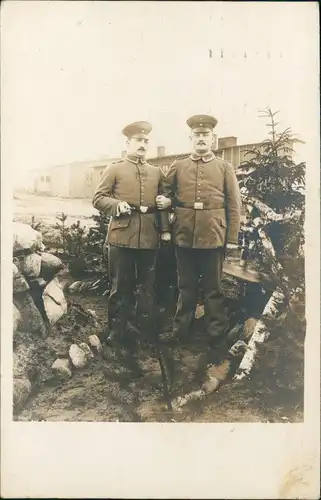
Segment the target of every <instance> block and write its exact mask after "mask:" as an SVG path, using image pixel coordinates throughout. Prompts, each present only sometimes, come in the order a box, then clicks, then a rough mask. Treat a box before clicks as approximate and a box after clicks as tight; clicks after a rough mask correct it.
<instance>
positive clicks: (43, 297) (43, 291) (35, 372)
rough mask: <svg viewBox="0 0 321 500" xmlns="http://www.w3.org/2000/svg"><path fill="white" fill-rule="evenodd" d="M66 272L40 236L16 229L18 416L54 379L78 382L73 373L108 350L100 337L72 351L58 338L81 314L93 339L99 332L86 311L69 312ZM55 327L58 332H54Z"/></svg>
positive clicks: (21, 227) (18, 226) (93, 317)
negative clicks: (39, 387)
mask: <svg viewBox="0 0 321 500" xmlns="http://www.w3.org/2000/svg"><path fill="white" fill-rule="evenodd" d="M65 271H67V269H66V268H65V266H64V264H63V263H62V261H61V260H60V259H59V258H58V257H56V256H55V255H53V254H51V253H49V252H46V251H45V248H44V245H43V240H42V235H41V233H40V232H39V231H36V230H35V229H33V228H32V227H31V226H30V225H28V224H24V223H19V222H14V223H13V407H14V412H15V413H16V412H18V411H20V410H21V409H22V407H23V406H24V404H25V403H26V401H27V399H28V397H29V395H30V393H31V391H32V390H33V389H34V388H35V386H37V385H38V384H41V383H43V382H44V381H47V380H49V379H51V378H56V379H57V380H60V381H61V380H66V379H68V378H70V377H71V376H72V372H73V370H79V369H81V368H84V367H85V366H86V365H87V364H88V363H89V362H90V361H91V360H92V359H93V358H94V355H95V354H96V355H100V353H101V349H102V346H101V343H100V340H99V338H98V337H97V335H94V334H91V335H89V336H88V334H87V336H88V339H87V341H88V343H85V342H84V341H83V340H86V339H84V338H83V337H82V340H80V341H79V342H80V343H79V344H76V343H75V340H73V343H72V344H71V345H70V343H69V345H68V340H66V339H64V338H62V337H61V336H60V335H57V333H58V331H59V329H60V328H61V324H62V323H63V322H64V321H67V322H69V316H70V317H71V320H72V318H74V316H75V314H76V316H77V318H78V316H79V317H81V318H80V319H81V320H82V324H83V325H86V324H90V325H91V328H90V330H91V333H92V328H94V329H95V330H96V329H97V327H98V326H99V325H98V319H97V317H96V315H95V312H94V311H91V310H90V309H89V310H88V311H83V310H82V309H81V307H80V306H77V305H76V304H72V305H71V304H70V305H69V307H68V303H67V300H66V297H65V293H64V290H65V289H66V286H67V284H68V279H67V281H66V279H65V276H64V274H65ZM78 309H79V310H78ZM67 312H68V315H66V313H67ZM61 318H62V320H61ZM77 318H76V319H77ZM59 320H61V321H59ZM78 320H79V318H78ZM58 321H59V323H58ZM75 323H76V322H75ZM54 325H56V327H55V328H54V329H52V327H53V326H54ZM59 325H60V326H59ZM83 330H85V327H83ZM69 342H70V340H69ZM77 342H78V339H77ZM66 344H67V345H66Z"/></svg>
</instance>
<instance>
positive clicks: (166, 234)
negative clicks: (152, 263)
mask: <svg viewBox="0 0 321 500" xmlns="http://www.w3.org/2000/svg"><path fill="white" fill-rule="evenodd" d="M171 237H172V235H171V233H170V232H169V231H165V232H164V233H162V234H161V240H162V241H171Z"/></svg>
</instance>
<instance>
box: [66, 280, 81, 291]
mask: <svg viewBox="0 0 321 500" xmlns="http://www.w3.org/2000/svg"><path fill="white" fill-rule="evenodd" d="M82 285H83V282H82V281H74V282H73V283H71V285H70V286H69V287H68V292H70V293H76V292H79V291H80V288H81V287H82Z"/></svg>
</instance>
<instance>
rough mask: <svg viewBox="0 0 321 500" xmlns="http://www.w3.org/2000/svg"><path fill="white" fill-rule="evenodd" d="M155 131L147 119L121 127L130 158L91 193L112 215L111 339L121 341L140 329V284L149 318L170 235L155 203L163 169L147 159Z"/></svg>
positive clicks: (109, 238)
mask: <svg viewBox="0 0 321 500" xmlns="http://www.w3.org/2000/svg"><path fill="white" fill-rule="evenodd" d="M151 130H152V126H151V125H150V124H149V123H148V122H135V123H132V124H130V125H128V126H127V127H125V128H124V129H123V131H122V132H123V134H124V135H125V136H126V137H127V141H126V146H127V154H126V157H125V158H124V159H122V160H120V161H118V162H116V163H113V164H111V165H109V166H108V167H107V168H106V169H105V171H104V172H103V175H102V178H101V180H100V183H99V185H98V186H97V189H96V191H95V194H94V197H93V205H94V207H95V208H96V209H97V210H99V211H101V212H103V213H105V214H106V215H109V216H111V221H110V224H109V228H108V234H107V239H106V245H108V264H109V276H110V281H111V292H110V295H109V299H108V323H109V335H108V338H107V342H110V343H113V342H115V341H116V342H118V341H119V340H121V338H122V336H123V335H124V333H126V332H127V333H129V334H132V335H135V334H136V335H137V334H138V333H139V332H138V330H137V322H136V319H137V317H136V316H137V315H136V314H135V308H136V312H137V303H135V296H136V293H135V292H136V288H137V287H139V288H140V289H141V293H140V300H139V304H140V305H141V308H140V312H141V313H142V316H144V317H147V316H148V314H149V313H150V312H151V306H152V305H153V301H154V285H155V267H156V258H157V249H158V248H159V246H160V239H163V240H165V241H168V240H170V237H171V235H170V232H169V223H168V213H167V212H166V210H164V211H158V209H157V206H156V197H157V196H158V195H159V194H161V193H162V174H161V171H160V169H159V168H157V167H154V166H153V165H150V164H149V163H147V161H146V153H147V151H148V147H149V133H150V132H151ZM135 306H136V307H135ZM135 323H136V325H135Z"/></svg>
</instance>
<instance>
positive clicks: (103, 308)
mask: <svg viewBox="0 0 321 500" xmlns="http://www.w3.org/2000/svg"><path fill="white" fill-rule="evenodd" d="M18 196H20V195H18ZM14 201H15V217H14V218H15V220H21V221H24V222H30V220H31V216H32V215H35V217H36V220H45V219H46V218H48V219H50V218H51V219H53V218H54V217H55V214H56V213H57V212H62V211H63V212H65V213H66V214H68V215H71V216H72V217H75V218H77V219H79V218H81V217H82V218H85V219H86V217H90V215H91V214H92V213H94V209H93V208H92V207H91V203H90V200H63V199H56V198H47V197H46V198H45V197H35V196H33V197H32V196H28V195H27V196H22V197H21V198H20V199H15V200H14ZM48 219H47V220H48ZM69 300H70V301H71V302H72V303H75V304H80V305H81V306H82V307H83V308H84V309H85V310H86V309H92V310H94V311H95V312H96V313H97V315H98V318H99V327H97V326H96V327H95V326H91V325H85V324H84V325H75V323H74V322H73V320H72V318H71V317H70V315H67V316H66V317H64V319H63V320H62V321H59V322H58V324H57V326H55V327H54V329H53V332H52V336H51V340H48V342H51V344H52V352H53V353H54V354H55V353H56V354H55V356H56V357H57V352H58V351H61V350H64V349H65V351H66V352H68V348H69V346H70V345H71V343H73V342H76V343H79V342H84V341H85V342H86V341H87V339H88V335H90V334H97V335H98V336H99V335H100V334H101V332H102V330H103V328H104V327H105V325H106V316H107V298H106V297H99V296H84V295H78V296H77V295H76V296H75V295H73V296H72V297H70V298H69ZM238 300H239V299H238V298H236V299H235V300H234V302H233V301H230V302H229V307H230V310H231V312H233V310H237V309H238V307H239V304H238ZM304 337H305V325H304V324H302V322H301V321H300V320H299V319H298V318H297V317H296V316H295V315H294V314H293V313H289V314H288V316H287V318H286V319H285V320H284V322H283V324H280V325H278V326H277V327H276V328H274V329H273V331H272V333H271V336H270V338H269V341H268V342H267V343H266V345H265V346H264V347H262V349H261V352H260V356H259V357H258V360H257V363H256V364H255V366H254V368H253V370H252V372H251V377H250V379H247V380H244V381H242V382H235V381H232V380H231V379H229V380H227V381H226V383H225V384H224V385H222V386H221V387H220V389H219V390H218V391H217V392H215V393H213V394H212V395H210V396H208V398H207V399H206V400H204V401H197V402H193V403H190V404H189V405H188V406H186V407H184V409H183V410H182V411H181V412H179V413H177V412H175V413H172V412H170V411H169V410H168V408H167V405H166V401H165V399H164V393H163V385H162V378H161V371H160V367H159V363H158V360H157V358H156V356H155V353H154V352H152V351H151V349H150V347H148V346H143V348H142V349H141V351H140V352H138V353H136V354H135V353H133V352H132V353H131V352H129V353H128V352H127V353H126V352H125V351H121V352H115V351H113V350H110V349H106V348H105V349H104V355H103V356H102V357H97V356H96V358H95V359H94V360H93V361H92V362H91V364H90V365H89V366H88V367H87V368H86V369H83V370H79V371H77V370H76V371H75V372H74V374H73V376H72V378H70V379H69V380H68V381H64V382H58V381H57V380H54V379H53V380H51V381H49V382H47V383H45V384H43V385H42V386H40V387H39V390H38V391H37V392H35V393H34V394H33V395H32V396H31V397H30V399H29V401H28V403H27V405H26V407H25V408H24V410H23V411H22V412H21V413H20V414H19V415H16V416H15V417H14V418H15V420H19V421H30V420H35V421H40V420H43V421H106V422H108V421H109V422H110V421H120V422H129V421H131V422H142V421H143V422H155V421H158V422H284V423H288V422H302V421H303V393H304V378H303V377H304ZM205 343H206V339H205V338H204V335H203V334H202V320H199V321H197V322H196V328H195V332H194V334H193V336H192V338H191V339H190V341H189V343H187V344H186V345H181V346H180V347H179V348H177V349H169V348H167V349H166V350H164V356H165V358H166V360H167V363H168V366H169V367H171V370H172V374H173V385H172V387H171V397H172V398H174V397H176V396H178V395H180V396H183V395H184V393H186V392H189V391H191V390H193V389H198V388H199V387H200V383H201V380H202V376H203V372H202V368H203V365H202V359H203V356H204V352H205ZM54 359H55V357H53V359H52V361H54Z"/></svg>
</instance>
